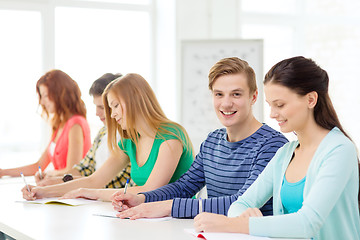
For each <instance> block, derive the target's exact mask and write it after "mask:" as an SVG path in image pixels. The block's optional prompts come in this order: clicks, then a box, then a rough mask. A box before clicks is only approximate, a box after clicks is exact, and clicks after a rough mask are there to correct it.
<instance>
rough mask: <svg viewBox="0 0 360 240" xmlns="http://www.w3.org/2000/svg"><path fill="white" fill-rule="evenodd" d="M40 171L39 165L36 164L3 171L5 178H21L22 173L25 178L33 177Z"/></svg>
mask: <svg viewBox="0 0 360 240" xmlns="http://www.w3.org/2000/svg"><path fill="white" fill-rule="evenodd" d="M37 170H38V165H37V164H36V163H34V164H30V165H26V166H22V167H18V168H9V169H2V175H3V176H10V177H19V176H20V173H21V172H22V173H23V174H24V176H32V175H34V174H35V173H36V171H37Z"/></svg>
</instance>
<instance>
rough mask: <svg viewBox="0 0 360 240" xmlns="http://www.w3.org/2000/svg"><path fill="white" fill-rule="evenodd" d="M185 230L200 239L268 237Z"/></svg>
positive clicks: (223, 239)
mask: <svg viewBox="0 0 360 240" xmlns="http://www.w3.org/2000/svg"><path fill="white" fill-rule="evenodd" d="M184 231H185V232H187V233H189V234H191V235H193V236H195V237H197V238H201V239H206V240H218V239H222V240H265V239H270V238H268V237H256V236H251V235H248V234H241V233H204V232H201V233H199V232H196V231H195V229H193V228H185V229H184Z"/></svg>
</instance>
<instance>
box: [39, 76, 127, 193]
mask: <svg viewBox="0 0 360 240" xmlns="http://www.w3.org/2000/svg"><path fill="white" fill-rule="evenodd" d="M121 76H122V75H121V74H112V73H106V74H104V75H102V76H101V77H100V78H98V79H97V80H95V81H94V82H93V84H92V85H91V88H90V90H89V94H90V96H92V97H93V102H94V104H95V106H96V116H98V117H99V118H100V121H102V122H103V123H104V125H105V126H103V127H102V128H101V129H100V130H99V132H98V134H97V136H96V137H95V139H94V142H93V144H92V146H91V148H90V150H89V151H88V153H87V154H86V156H85V158H83V159H82V160H81V162H80V163H79V164H76V165H74V166H73V168H72V169H71V170H70V171H69V172H67V173H66V175H64V176H53V177H48V176H47V175H44V176H43V179H40V176H39V174H36V175H35V179H36V183H37V185H38V186H47V185H54V184H59V183H63V182H64V181H69V180H71V179H76V178H80V177H86V176H90V175H91V174H93V173H94V172H95V171H96V170H97V169H99V168H100V167H101V166H102V165H103V164H104V162H105V160H106V159H108V157H109V155H110V152H109V148H108V146H107V141H106V139H107V128H106V121H105V110H104V104H103V102H102V97H101V95H102V94H103V92H104V90H105V87H106V86H107V85H108V84H109V83H110V82H111V81H113V80H114V79H116V78H118V77H121ZM129 177H130V164H128V165H127V166H126V167H125V168H124V169H123V170H122V171H120V173H119V174H118V175H117V176H116V177H115V178H113V179H112V180H111V181H110V182H109V183H108V184H107V185H106V186H105V187H106V188H123V187H124V186H125V183H126V180H127V179H128V178H129ZM131 182H132V181H131Z"/></svg>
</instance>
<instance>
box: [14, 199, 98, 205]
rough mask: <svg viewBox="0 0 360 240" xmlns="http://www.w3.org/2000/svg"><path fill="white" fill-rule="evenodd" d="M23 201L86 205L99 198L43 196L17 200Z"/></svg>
mask: <svg viewBox="0 0 360 240" xmlns="http://www.w3.org/2000/svg"><path fill="white" fill-rule="evenodd" d="M17 202H22V203H37V204H63V205H69V206H79V205H85V204H91V203H95V202H98V201H97V200H90V199H85V198H74V199H59V198H42V199H36V200H32V201H27V200H23V201H17Z"/></svg>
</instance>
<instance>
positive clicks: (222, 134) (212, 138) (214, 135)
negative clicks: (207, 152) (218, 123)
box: [204, 128, 226, 143]
mask: <svg viewBox="0 0 360 240" xmlns="http://www.w3.org/2000/svg"><path fill="white" fill-rule="evenodd" d="M225 139H226V129H225V128H219V129H216V130H215V131H212V132H210V133H209V134H208V135H207V137H206V139H205V141H204V142H208V143H218V142H221V141H223V140H225Z"/></svg>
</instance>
